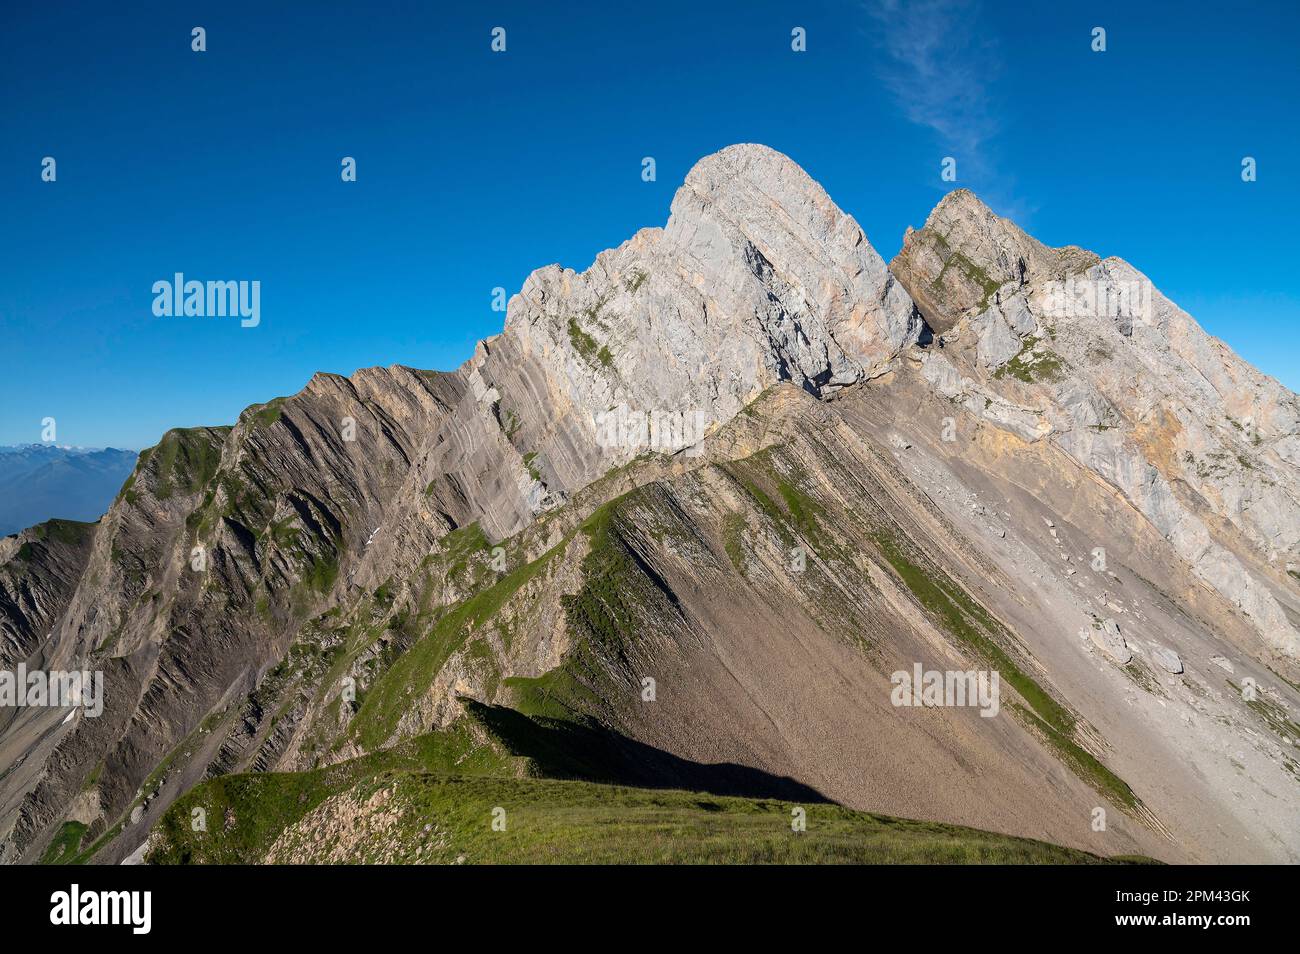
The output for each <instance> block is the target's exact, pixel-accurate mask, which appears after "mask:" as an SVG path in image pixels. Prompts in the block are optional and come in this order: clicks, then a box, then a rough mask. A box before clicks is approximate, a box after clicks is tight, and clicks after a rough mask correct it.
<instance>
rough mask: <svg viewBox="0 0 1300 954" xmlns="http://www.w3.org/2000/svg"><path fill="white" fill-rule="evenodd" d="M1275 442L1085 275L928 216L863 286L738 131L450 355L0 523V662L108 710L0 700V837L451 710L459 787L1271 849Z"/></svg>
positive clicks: (1299, 521)
mask: <svg viewBox="0 0 1300 954" xmlns="http://www.w3.org/2000/svg"><path fill="white" fill-rule="evenodd" d="M1072 280H1073V283H1071V281H1072ZM1133 283H1136V284H1137V285H1139V286H1141V289H1144V291H1142V293H1141V294H1142V295H1145V296H1146V297H1145V299H1143V298H1142V297H1141V295H1139V300H1140V301H1142V300H1145V301H1146V302H1147V303H1148V304H1149V307H1144V308H1142V309H1140V310H1139V311H1138V313H1136V314H1131V313H1128V312H1124V313H1122V314H1110V313H1109V312H1108V311H1106V310H1105V309H1097V308H1096V307H1095V302H1094V303H1093V305H1091V306H1090V305H1088V303H1087V302H1083V303H1079V302H1077V301H1074V300H1073V298H1070V299H1069V300H1062V296H1064V295H1068V296H1074V295H1075V294H1076V293H1078V292H1079V289H1084V290H1085V291H1086V290H1089V289H1090V290H1091V291H1092V293H1093V294H1094V297H1095V295H1096V293H1097V291H1098V290H1099V289H1100V290H1102V291H1103V292H1105V294H1109V293H1110V291H1112V290H1113V291H1116V292H1118V291H1120V290H1122V289H1126V288H1128V286H1129V285H1131V284H1133ZM611 413H614V414H615V415H621V416H619V417H618V419H619V420H623V421H626V420H629V419H630V420H633V421H635V420H637V417H636V416H637V415H649V416H651V418H653V417H654V415H656V414H660V415H662V414H664V413H667V414H669V415H670V416H671V415H674V414H675V415H678V418H677V419H678V420H679V422H680V421H684V420H689V421H690V422H691V427H690V428H683V429H681V430H680V431H679V436H684V437H685V439H684V440H682V441H678V442H676V443H673V444H672V446H668V447H663V446H648V445H647V444H646V443H645V442H640V441H637V440H635V439H634V440H628V439H627V433H631V434H632V435H633V436H634V437H635V434H636V428H635V427H633V428H631V429H630V431H628V432H627V433H624V434H623V435H622V438H621V439H617V440H613V441H611V440H610V439H609V434H608V430H607V428H606V427H605V424H606V422H607V421H608V420H609V417H608V415H610V414H611ZM1298 455H1300V410H1298V405H1297V399H1296V396H1295V395H1294V394H1292V393H1291V392H1289V391H1286V390H1285V389H1284V388H1282V387H1281V386H1280V385H1278V384H1277V383H1276V382H1274V381H1272V380H1271V379H1269V378H1266V377H1265V376H1263V375H1261V374H1259V373H1258V372H1256V371H1254V369H1252V368H1250V367H1249V366H1248V365H1246V364H1245V363H1244V362H1242V361H1241V360H1240V359H1239V358H1237V357H1236V356H1235V355H1233V354H1232V353H1231V351H1230V350H1229V349H1228V348H1227V347H1226V346H1225V345H1223V344H1222V343H1221V342H1218V341H1216V340H1215V339H1213V338H1210V337H1209V336H1207V335H1205V334H1204V332H1203V331H1201V329H1200V328H1199V327H1198V326H1197V325H1196V324H1195V322H1194V321H1193V320H1192V319H1191V318H1190V317H1189V316H1187V315H1186V314H1185V313H1183V312H1181V311H1180V310H1179V309H1177V307H1176V306H1175V305H1173V304H1172V303H1171V302H1168V301H1167V300H1166V299H1164V298H1163V296H1161V295H1160V294H1159V292H1158V291H1155V290H1154V289H1150V287H1149V283H1145V284H1144V279H1143V277H1142V276H1141V275H1140V273H1138V272H1136V271H1135V270H1133V269H1132V268H1131V267H1130V266H1128V265H1126V264H1125V263H1123V262H1121V261H1119V260H1117V259H1106V260H1101V259H1100V258H1098V257H1097V256H1095V255H1092V254H1091V253H1086V252H1083V251H1081V250H1078V249H1057V250H1053V249H1048V248H1046V247H1045V246H1042V245H1041V244H1039V243H1037V242H1035V241H1034V240H1032V239H1030V238H1029V237H1028V236H1026V235H1024V233H1023V232H1021V231H1020V230H1019V229H1018V228H1016V227H1015V226H1014V225H1013V224H1012V223H1010V222H1007V221H1006V220H1004V219H1000V218H998V217H997V216H995V215H993V213H992V212H991V211H989V210H988V209H987V208H986V207H985V206H983V205H982V203H980V202H979V201H978V200H977V199H976V198H975V197H974V196H972V195H971V194H970V193H967V192H962V191H959V192H956V193H953V194H952V195H950V196H948V197H947V198H945V199H944V200H943V202H941V203H940V205H939V207H938V208H936V210H935V211H934V212H933V213H932V214H931V216H930V218H929V219H928V220H927V222H926V224H925V226H924V227H923V228H922V229H919V230H915V231H912V232H910V233H909V235H908V236H907V238H906V240H905V244H904V249H903V251H902V252H901V253H900V255H899V256H898V257H897V258H896V259H895V261H894V263H893V264H892V265H891V266H890V267H888V268H887V267H886V266H885V264H884V262H883V260H882V259H881V258H880V256H879V255H878V254H877V253H876V252H875V251H874V250H873V249H872V247H871V245H870V244H869V243H868V242H867V240H866V237H865V236H864V235H863V233H862V231H861V229H860V228H858V226H857V224H856V223H855V222H854V221H853V219H852V218H851V217H849V216H847V215H845V214H844V213H843V212H842V211H841V210H839V209H838V208H836V207H835V205H834V203H833V202H832V201H831V200H830V198H829V197H828V196H827V195H826V193H825V192H824V191H823V190H822V189H821V188H820V187H819V186H817V184H816V183H815V182H813V181H812V179H810V178H809V177H808V176H807V175H806V174H805V173H804V172H803V170H801V169H800V168H799V167H798V166H797V165H795V164H794V163H793V162H791V161H790V160H789V159H788V158H786V157H785V156H781V155H780V154H778V153H774V152H772V151H771V150H768V149H766V148H764V147H761V146H753V145H743V146H733V147H730V148H728V149H726V150H723V151H722V152H721V153H718V154H716V155H714V156H710V157H706V158H705V159H703V160H701V162H700V163H699V164H697V166H696V167H695V169H693V170H692V172H691V173H690V175H689V176H688V177H687V180H686V183H685V184H684V185H683V187H682V188H681V189H680V190H679V192H678V194H677V196H676V198H675V199H674V202H673V208H672V216H671V218H670V220H669V222H668V224H667V226H666V227H665V228H663V229H644V230H642V231H641V232H638V233H637V234H636V235H635V236H634V237H633V238H632V239H631V240H629V241H628V242H627V243H624V245H622V246H620V247H619V248H618V249H615V250H611V251H608V252H605V253H602V254H601V255H600V256H598V257H597V260H596V262H595V263H594V264H593V266H592V267H591V268H590V269H588V270H587V271H586V272H583V273H580V274H579V273H575V272H572V271H569V270H562V269H560V268H558V267H555V266H552V267H549V268H544V269H540V270H539V271H537V272H535V273H534V274H533V275H532V276H530V277H529V279H528V280H527V281H526V282H525V283H524V286H523V289H522V290H521V292H520V294H518V295H516V296H515V297H514V298H512V299H511V302H510V305H509V309H508V313H507V320H506V326H505V329H504V331H503V332H502V334H500V335H498V336H496V337H494V338H491V339H488V340H487V341H484V342H482V343H481V344H480V346H479V348H478V349H477V350H476V352H475V355H474V357H473V358H472V359H471V360H470V361H468V362H467V363H466V364H465V365H464V366H463V367H462V368H460V369H458V370H457V371H454V372H449V373H433V372H422V371H416V370H413V369H409V368H404V367H392V368H387V369H367V370H363V371H360V372H358V373H357V374H355V375H353V376H352V377H350V378H342V377H338V376H333V375H317V376H316V377H315V378H313V379H312V381H311V382H310V383H309V384H308V386H307V387H306V388H305V389H304V390H303V391H302V392H300V393H299V394H297V395H294V396H292V397H289V398H283V399H276V400H275V401H272V402H270V403H268V404H266V405H259V406H255V407H252V408H249V409H248V410H247V411H245V412H244V414H243V415H241V418H240V420H239V421H238V422H237V423H236V424H235V425H234V426H232V427H230V428H204V429H195V430H188V431H172V432H169V434H168V435H166V436H165V437H164V439H163V441H162V443H161V444H160V445H159V446H158V447H157V448H154V449H152V450H150V451H147V452H145V453H144V454H142V455H141V458H140V461H139V463H138V464H137V466H136V469H135V472H134V474H133V475H132V477H131V478H130V480H129V482H128V485H127V486H126V487H125V488H124V489H123V491H122V493H121V494H120V495H119V496H118V498H117V499H116V501H115V502H114V503H113V505H112V506H111V507H110V508H109V511H108V513H107V514H106V515H105V517H104V519H103V520H102V521H101V522H100V523H99V524H98V525H97V526H96V527H95V528H93V532H89V533H86V534H81V535H78V537H77V539H76V540H75V541H73V542H70V543H67V544H66V545H65V547H64V549H61V550H58V551H55V550H50V551H49V552H45V551H38V550H37V547H36V544H35V543H34V542H33V541H30V540H28V541H24V542H23V544H20V543H19V542H18V540H19V539H20V538H10V540H11V541H13V542H12V543H10V545H9V546H8V547H7V548H0V573H3V574H5V576H3V577H0V580H4V579H7V580H9V582H8V583H6V584H5V585H6V586H7V587H8V588H9V592H24V593H31V592H39V593H42V594H44V595H43V596H42V597H41V598H40V599H39V600H32V599H30V598H28V599H26V600H25V601H24V600H17V599H10V600H9V601H8V602H0V624H3V626H4V627H5V629H4V630H3V631H4V632H6V633H14V634H21V635H16V636H14V637H13V638H11V640H10V643H11V644H12V645H13V646H14V647H15V649H14V650H13V651H12V652H15V653H16V652H25V653H28V654H29V658H31V659H32V660H39V661H41V662H43V663H44V664H46V665H53V664H56V663H57V664H62V665H64V666H68V667H70V666H72V665H78V666H81V665H85V666H89V667H90V668H100V669H103V670H104V672H105V676H106V679H107V681H108V690H107V695H106V707H105V712H104V715H103V716H102V717H101V718H99V719H89V718H84V717H81V716H76V717H74V718H73V719H71V720H68V721H66V722H65V721H63V720H64V716H65V715H66V713H64V712H61V711H50V710H44V711H42V710H22V711H18V712H15V713H5V714H0V766H7V767H8V768H7V769H4V770H3V774H0V837H2V838H3V841H0V857H2V858H4V859H5V860H10V861H14V860H25V861H36V860H40V859H41V858H44V857H47V855H48V853H49V851H50V850H51V849H50V846H51V845H57V846H58V850H57V851H56V855H55V856H56V857H79V858H84V859H89V860H94V861H101V862H116V861H119V860H122V859H124V858H127V857H128V856H130V857H133V858H135V857H139V856H140V854H141V852H142V851H143V852H144V853H145V854H146V855H147V851H148V850H149V849H150V848H158V845H159V842H158V841H157V840H156V839H150V838H149V831H150V829H151V827H152V826H153V825H155V824H156V823H157V822H159V820H160V819H162V818H163V817H164V815H165V813H166V811H167V808H168V806H169V805H171V804H172V803H173V802H174V801H175V800H176V799H177V798H178V797H180V796H182V795H183V794H184V793H186V792H188V791H190V790H191V789H194V793H195V794H194V797H195V798H201V797H203V793H204V792H214V791H216V790H217V789H215V788H213V787H211V786H202V785H200V783H202V782H203V780H204V779H211V778H215V777H224V776H233V775H239V776H240V777H241V778H243V777H245V776H246V775H247V774H248V773H262V772H269V771H278V772H291V773H309V772H312V771H316V770H320V769H323V768H326V767H328V766H333V765H340V764H343V763H345V762H348V763H354V760H356V759H363V760H364V759H366V758H374V757H394V756H392V755H391V753H395V752H399V751H400V750H401V749H402V747H403V746H409V745H411V744H413V740H417V739H420V738H424V737H427V736H429V735H430V734H431V733H434V734H436V733H439V732H444V731H450V730H452V729H453V727H456V726H460V725H462V724H463V720H464V719H465V718H466V717H467V713H471V712H474V711H478V709H477V708H476V707H479V708H483V709H486V711H489V712H490V713H494V714H495V715H494V716H493V718H494V721H493V722H492V724H491V725H490V726H489V727H488V728H486V729H482V731H477V730H476V731H475V732H473V733H470V735H469V737H468V738H469V741H468V743H467V744H466V747H465V749H464V751H462V752H460V761H458V762H457V763H456V764H457V765H461V766H463V765H471V764H473V763H474V762H475V760H483V759H486V758H488V754H489V750H490V748H491V746H492V745H494V744H497V743H499V742H500V741H501V740H502V739H505V740H506V743H505V744H506V745H507V748H508V751H509V752H510V754H511V757H512V758H519V759H523V760H525V761H526V762H527V764H528V765H530V766H533V769H531V771H535V773H536V774H540V775H544V776H548V777H563V778H570V779H581V780H583V781H587V782H602V783H611V782H618V783H621V784H627V785H635V786H641V787H671V788H677V789H691V790H696V791H705V792H714V793H719V794H737V795H745V796H749V797H760V798H783V799H787V800H790V801H798V802H803V801H807V802H809V803H814V802H817V801H819V800H824V799H829V800H831V801H834V802H838V803H840V804H841V805H843V806H845V807H847V808H850V809H857V810H864V811H875V812H885V813H888V814H890V815H896V816H904V817H911V818H923V819H927V820H932V821H936V822H941V823H945V824H951V825H964V826H971V827H977V828H983V829H987V830H990V831H996V832H1002V833H1006V834H1010V835H1016V836H1020V837H1027V838H1034V839H1040V840H1045V841H1050V842H1054V843H1057V844H1060V845H1063V846H1066V847H1068V848H1071V849H1078V850H1083V851H1088V852H1091V853H1093V854H1094V855H1101V856H1122V855H1132V854H1141V855H1148V856H1152V857H1156V858H1160V859H1163V860H1170V861H1184V860H1194V861H1207V860H1217V861H1295V860H1300V825H1297V824H1296V822H1297V820H1300V759H1298V757H1297V748H1296V744H1297V739H1300V717H1298V716H1297V712H1300V693H1298V692H1297V690H1296V686H1297V685H1298V684H1300V668H1297V658H1296V657H1297V635H1296V634H1297V627H1298V626H1300V567H1297V561H1298V560H1300V556H1298V554H1297V550H1298V549H1300V546H1298V541H1297V534H1298V533H1300V456H1298ZM32 532H33V531H27V533H29V534H30V533H32ZM6 542H8V541H6ZM25 543H31V544H32V545H31V546H29V547H27V549H25V550H24V549H23V545H24V544H25ZM196 547H197V548H199V549H200V552H201V553H202V555H203V557H204V560H203V561H202V562H203V568H202V569H201V570H195V569H194V564H193V555H194V553H195V548H196ZM33 557H39V559H33ZM82 567H84V568H82ZM918 664H919V665H921V666H923V667H924V668H926V669H938V670H968V669H985V670H996V671H997V672H999V673H1000V675H1001V678H1002V698H1001V708H1000V711H999V712H998V714H997V715H996V716H993V717H991V718H986V717H983V716H981V715H980V713H979V711H978V710H977V709H974V708H970V707H920V708H912V707H899V706H896V705H894V704H893V700H892V699H891V690H892V688H893V686H892V683H891V676H892V674H893V673H895V672H897V671H904V672H910V671H912V669H913V667H914V666H916V665H918ZM648 680H649V681H648ZM1243 690H1248V691H1243ZM493 740H496V741H495V742H494V741H493ZM383 753H390V755H389V756H383V755H382V754H383ZM354 764H355V763H354ZM428 770H429V771H443V772H444V773H445V766H443V768H442V769H439V768H438V766H437V765H434V766H432V767H429V768H428ZM453 774H454V773H453ZM471 774H472V773H471ZM254 777H256V776H254ZM239 784H250V785H256V784H257V783H255V782H249V783H244V782H241V783H239ZM196 785H199V786H200V787H199V788H197V789H196V788H195V786H196ZM371 794H374V792H373V791H372V792H371ZM200 807H202V806H200ZM209 807H211V808H215V803H213V805H211V806H209ZM272 807H273V806H272ZM335 807H336V808H338V809H339V810H342V808H341V806H335ZM330 811H331V810H329V809H327V810H325V812H324V814H322V815H321V816H320V817H319V818H318V819H317V821H318V822H319V824H320V825H321V826H322V829H323V830H324V829H329V828H330V826H335V827H337V824H338V819H337V817H335V815H331V814H330ZM507 811H509V808H508V807H507ZM1099 813H1100V814H1099ZM1099 819H1101V820H1103V821H1104V824H1100V825H1099ZM293 824H294V825H295V826H296V825H300V824H302V822H301V821H300V820H299V821H294V822H293ZM220 827H221V826H214V828H220ZM305 831H306V830H305V829H298V836H301V835H303V834H304V832H305ZM213 837H214V838H219V837H221V835H220V833H219V832H217V831H214V833H213ZM296 843H297V842H295V844H296ZM218 848H219V846H215V845H214V846H213V849H212V851H213V853H215V854H220V851H219V850H218ZM159 850H161V849H159ZM295 850H296V849H295ZM289 856H292V851H290V855H289Z"/></svg>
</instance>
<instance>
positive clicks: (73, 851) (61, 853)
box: [41, 821, 86, 865]
mask: <svg viewBox="0 0 1300 954" xmlns="http://www.w3.org/2000/svg"><path fill="white" fill-rule="evenodd" d="M85 837H86V826H85V825H84V824H82V823H81V822H77V821H69V822H64V823H63V825H62V827H60V828H59V833H58V834H57V835H55V836H54V840H53V841H51V842H50V845H49V847H48V848H46V849H45V854H44V855H42V856H41V864H43V865H67V864H72V863H73V862H74V861H75V860H76V858H77V854H78V852H80V851H81V842H82V839H84V838H85Z"/></svg>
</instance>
